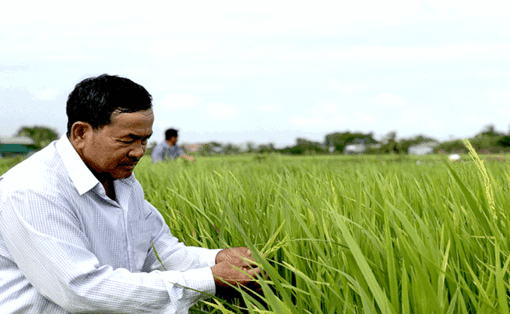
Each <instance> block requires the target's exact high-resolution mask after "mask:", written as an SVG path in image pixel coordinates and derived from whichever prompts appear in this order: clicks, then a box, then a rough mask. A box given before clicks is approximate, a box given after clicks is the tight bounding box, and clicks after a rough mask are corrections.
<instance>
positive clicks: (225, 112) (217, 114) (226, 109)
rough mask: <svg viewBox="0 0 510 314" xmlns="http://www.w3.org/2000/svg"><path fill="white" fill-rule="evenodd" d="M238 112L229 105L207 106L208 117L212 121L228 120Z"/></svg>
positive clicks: (234, 107) (216, 104) (215, 104)
mask: <svg viewBox="0 0 510 314" xmlns="http://www.w3.org/2000/svg"><path fill="white" fill-rule="evenodd" d="M238 112H239V109H238V108H237V107H236V106H234V105H231V104H223V103H214V104H210V105H208V106H207V113H208V117H209V118H211V119H213V120H224V119H230V118H233V117H234V116H236V115H237V113H238Z"/></svg>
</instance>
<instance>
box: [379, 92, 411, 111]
mask: <svg viewBox="0 0 510 314" xmlns="http://www.w3.org/2000/svg"><path fill="white" fill-rule="evenodd" d="M376 100H377V102H378V103H380V104H382V105H384V106H386V107H389V108H402V107H404V106H405V105H406V101H405V100H404V99H402V98H401V97H400V96H398V95H395V94H392V93H382V94H379V95H378V96H377V98H376Z"/></svg>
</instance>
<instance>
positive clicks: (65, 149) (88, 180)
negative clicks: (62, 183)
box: [56, 134, 99, 195]
mask: <svg viewBox="0 0 510 314" xmlns="http://www.w3.org/2000/svg"><path fill="white" fill-rule="evenodd" d="M56 148H57V151H58V153H59V154H60V157H61V158H62V162H63V163H64V166H65V167H66V170H67V173H68V174H69V177H70V178H71V180H72V181H73V184H74V186H75V187H76V190H78V193H79V194H80V195H83V194H85V193H86V192H88V191H90V190H91V189H93V188H94V187H95V186H96V185H97V184H99V180H97V178H96V177H95V176H94V174H92V172H91V171H90V169H89V168H87V165H85V163H84V162H83V160H82V159H81V157H80V155H78V152H76V150H75V149H74V147H73V145H72V144H71V142H70V141H69V139H68V138H67V136H66V135H65V134H64V135H62V137H61V138H60V139H59V140H58V141H57V144H56Z"/></svg>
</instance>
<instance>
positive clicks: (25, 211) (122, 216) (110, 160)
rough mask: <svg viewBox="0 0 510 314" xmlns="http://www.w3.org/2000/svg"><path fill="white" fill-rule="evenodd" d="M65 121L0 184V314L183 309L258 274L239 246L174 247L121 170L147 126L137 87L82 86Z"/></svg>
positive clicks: (116, 83) (134, 159) (144, 96)
mask: <svg viewBox="0 0 510 314" xmlns="http://www.w3.org/2000/svg"><path fill="white" fill-rule="evenodd" d="M67 116H68V124H67V134H66V135H64V136H62V138H60V139H59V140H58V141H55V142H53V143H51V144H50V145H49V146H47V147H46V148H44V149H43V150H41V151H40V152H38V153H36V154H34V155H33V156H32V157H30V158H28V159H27V160H26V161H24V162H22V163H20V164H19V165H17V166H16V167H14V168H13V169H11V170H10V171H8V172H7V173H6V174H4V175H3V176H2V177H0V278H1V281H0V309H1V313H38V314H40V313H52V314H59V313H78V312H79V313H82V312H94V313H187V312H188V309H189V308H190V307H191V306H192V305H193V304H194V303H195V302H197V301H198V300H200V299H203V298H206V297H207V294H209V295H210V294H214V293H215V289H216V285H225V282H228V283H230V284H234V285H243V284H247V283H249V282H250V281H252V279H253V276H255V275H256V274H257V273H260V270H259V269H258V268H253V269H252V268H250V267H248V266H247V263H246V262H245V259H251V254H250V252H249V250H248V249H247V248H234V249H226V250H209V249H205V248H197V247H187V246H184V245H183V244H182V243H179V242H178V240H177V239H176V238H175V237H173V236H172V234H171V233H170V231H169V229H168V227H167V226H166V224H165V222H164V220H163V217H162V216H161V214H160V213H159V212H158V211H157V210H156V208H154V207H153V206H152V205H151V204H150V203H148V202H147V201H146V200H145V199H144V193H143V190H142V187H141V186H140V184H139V183H138V181H137V180H136V178H135V177H134V175H133V169H134V168H135V166H136V164H137V163H138V161H139V160H140V158H141V157H142V156H143V154H144V152H145V149H146V145H147V140H148V139H149V137H150V136H151V134H152V124H153V121H154V115H153V112H152V97H151V96H150V94H149V93H148V92H147V91H146V90H145V88H143V87H142V86H140V85H138V84H136V83H134V82H132V81H131V80H129V79H126V78H121V77H117V76H109V75H101V76H99V77H94V78H90V79H86V80H84V81H82V82H80V83H79V84H77V85H76V88H75V89H74V90H73V91H72V92H71V94H70V95H69V98H68V102H67ZM153 247H155V248H156V251H157V253H158V255H159V257H160V259H161V261H162V264H163V265H164V266H162V265H161V263H160V262H159V261H158V259H157V257H156V255H155V252H154V251H153ZM250 264H252V263H250ZM238 268H243V269H244V270H245V271H244V272H241V271H239V270H237V269H238ZM165 269H166V270H165Z"/></svg>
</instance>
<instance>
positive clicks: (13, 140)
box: [0, 136, 35, 157]
mask: <svg viewBox="0 0 510 314" xmlns="http://www.w3.org/2000/svg"><path fill="white" fill-rule="evenodd" d="M34 144H35V142H34V141H33V140H32V139H31V138H30V137H27V136H18V137H10V138H5V137H2V138H0V156H2V157H5V156H16V155H27V154H29V153H30V152H32V151H34V149H33V148H31V147H30V146H31V145H34Z"/></svg>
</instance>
